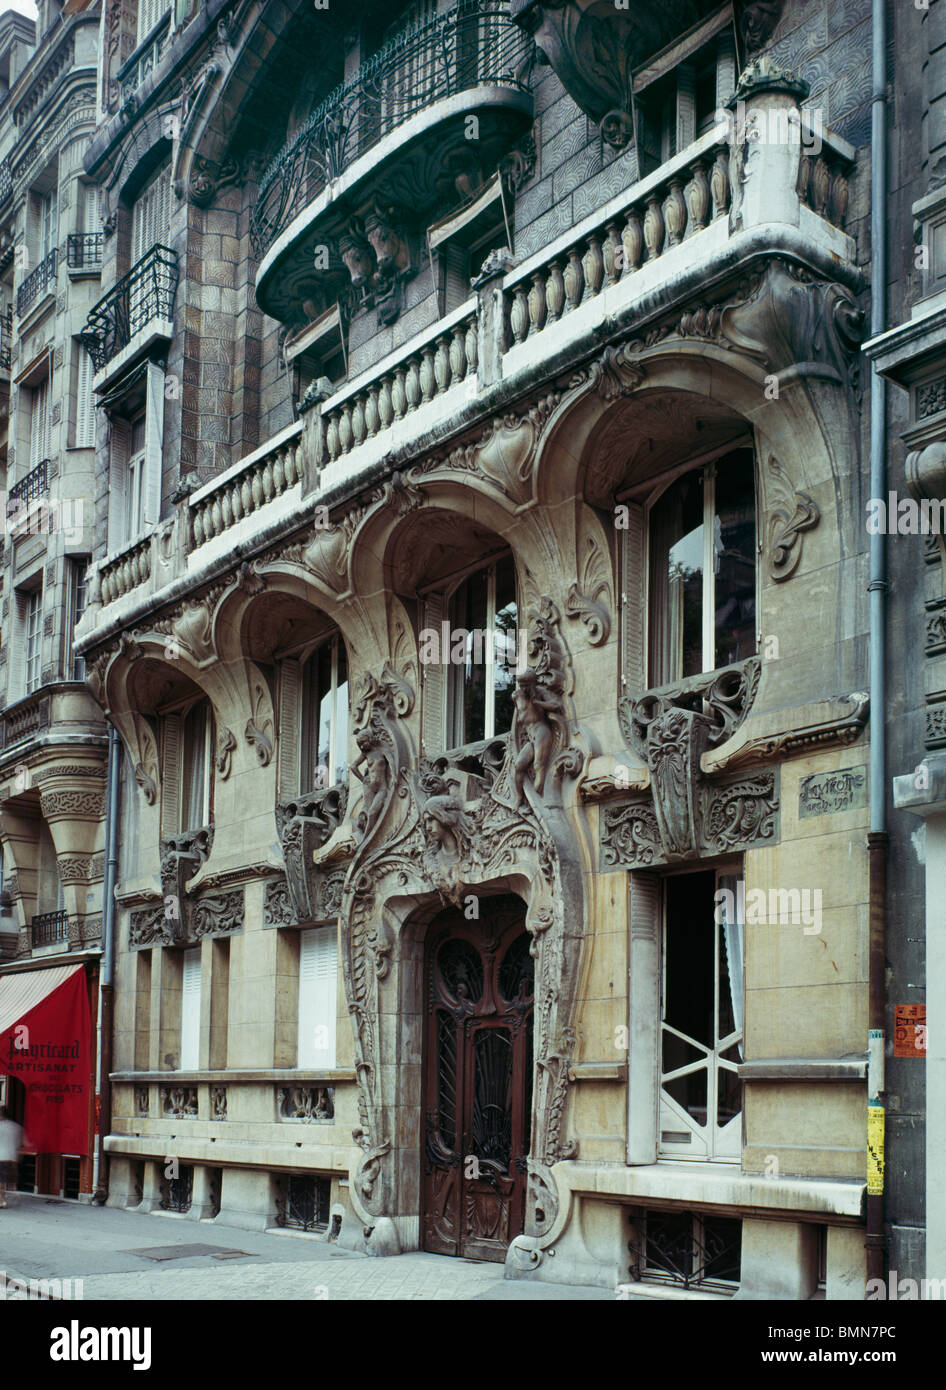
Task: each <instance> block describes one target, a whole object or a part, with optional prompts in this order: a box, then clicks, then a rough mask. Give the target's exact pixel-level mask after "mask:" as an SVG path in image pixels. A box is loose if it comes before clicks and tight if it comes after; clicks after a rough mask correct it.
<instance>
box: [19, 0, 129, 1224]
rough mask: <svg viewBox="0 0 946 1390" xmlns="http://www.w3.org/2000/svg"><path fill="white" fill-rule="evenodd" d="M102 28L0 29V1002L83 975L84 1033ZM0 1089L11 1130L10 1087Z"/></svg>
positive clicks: (92, 915) (83, 1189)
mask: <svg viewBox="0 0 946 1390" xmlns="http://www.w3.org/2000/svg"><path fill="white" fill-rule="evenodd" d="M99 24H100V12H99V7H98V6H97V5H92V4H86V5H83V4H77V3H71V4H67V5H64V6H63V5H60V4H58V3H56V0H43V3H41V4H40V5H39V6H38V19H37V21H36V23H35V25H34V23H33V22H32V21H30V20H27V19H25V18H24V17H23V16H22V15H19V14H14V13H13V12H10V11H8V12H7V13H5V14H4V15H3V16H2V17H0V267H2V268H0V393H2V398H3V421H2V425H0V484H2V487H3V492H4V507H5V525H4V549H3V566H2V574H3V579H2V584H3V589H2V617H0V630H2V645H0V838H2V854H3V861H2V863H3V885H2V887H3V896H2V908H0V910H2V913H3V915H2V917H0V942H2V946H3V950H2V955H0V1003H2V1004H3V1006H4V1008H6V1006H7V1005H8V1004H10V1001H15V999H16V998H17V997H18V992H19V993H22V995H23V998H24V1001H25V1002H29V1003H30V1006H31V1007H35V1005H36V1003H37V1001H38V1000H39V998H40V997H41V996H44V994H45V993H46V992H48V991H49V990H51V989H52V988H53V987H54V986H57V985H58V984H59V982H60V981H61V980H64V979H65V978H66V977H67V976H68V975H69V973H70V968H71V967H72V966H74V965H77V964H80V963H81V964H82V966H83V969H84V974H85V983H86V985H87V990H88V998H89V1001H90V1004H91V1006H92V1016H93V1018H94V1016H95V1009H96V1007H97V1001H98V985H99V957H100V945H101V935H102V913H103V882H104V876H105V855H104V814H105V775H106V745H107V730H106V725H105V721H104V719H103V716H102V712H101V709H100V708H99V706H98V705H97V704H96V702H95V701H94V700H93V699H92V698H91V696H90V693H89V690H88V687H87V685H86V683H85V669H84V663H83V662H82V659H81V658H80V657H79V656H78V654H77V653H76V651H75V647H74V644H73V635H74V630H75V626H76V623H77V622H78V620H79V619H80V618H81V616H82V613H83V611H84V608H85V601H86V592H87V582H88V566H89V562H90V559H91V551H92V529H91V522H92V518H93V504H94V488H93V481H94V463H95V417H94V403H93V395H92V370H91V366H92V364H91V360H90V358H89V355H88V352H87V351H86V349H85V347H84V346H83V344H82V341H81V339H80V336H79V335H80V333H81V331H82V330H83V329H84V326H85V321H86V317H87V315H88V312H89V309H90V307H91V306H92V305H93V304H94V302H95V300H96V299H97V298H98V295H99V279H100V275H101V244H102V229H101V220H100V216H99V191H98V189H97V188H96V187H95V185H94V184H93V183H92V181H91V180H89V178H88V177H87V175H86V174H85V172H84V168H83V158H84V155H85V151H86V148H87V146H88V143H89V139H90V137H91V134H92V132H93V131H94V129H95V126H96V123H97V111H96V88H97V72H98V48H99ZM36 971H40V972H42V975H43V978H42V980H41V981H38V980H37V979H36V978H34V974H33V972H36ZM10 1006H11V1007H12V1006H13V1005H12V1004H11V1005H10ZM86 1062H88V1069H89V1070H90V1071H91V1070H92V1068H93V1067H94V1065H95V1057H94V1056H92V1057H90V1058H88V1059H86V1058H84V1057H83V1058H82V1059H81V1064H82V1067H83V1068H85V1066H86ZM82 1084H83V1086H84V1087H86V1088H87V1087H88V1077H87V1076H84V1077H83V1080H82ZM3 1085H4V1098H5V1103H6V1104H8V1106H9V1107H10V1108H11V1109H12V1110H13V1112H14V1113H15V1114H18V1115H20V1116H21V1115H22V1109H23V1104H24V1099H25V1092H24V1090H23V1085H22V1083H21V1082H18V1081H17V1080H16V1079H15V1078H14V1079H10V1078H7V1079H5V1080H4V1082H3ZM83 1094H86V1092H85V1091H84V1092H83ZM85 1129H86V1134H85V1146H84V1148H82V1149H81V1152H76V1151H75V1150H74V1149H73V1151H71V1152H69V1153H66V1154H44V1153H40V1154H35V1155H30V1156H28V1157H27V1158H25V1159H24V1161H23V1162H22V1163H21V1167H20V1186H21V1188H22V1189H23V1190H25V1191H31V1190H35V1191H38V1192H47V1193H54V1194H62V1193H65V1194H66V1195H68V1196H73V1197H74V1196H78V1195H79V1194H80V1193H81V1194H86V1195H88V1194H90V1193H91V1192H92V1190H93V1149H94V1142H93V1141H94V1115H93V1106H92V1100H91V1096H90V1098H89V1105H88V1115H87V1119H86V1122H85Z"/></svg>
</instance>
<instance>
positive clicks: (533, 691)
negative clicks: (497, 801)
mask: <svg viewBox="0 0 946 1390" xmlns="http://www.w3.org/2000/svg"><path fill="white" fill-rule="evenodd" d="M514 703H515V706H516V713H515V718H514V720H513V738H514V740H515V743H516V746H517V748H518V752H517V754H516V762H515V782H516V796H517V797H518V798H519V809H520V811H521V812H526V811H528V809H529V807H528V803H527V801H526V796H525V779H526V773H528V772H531V773H532V782H533V785H534V786H535V790H536V793H537V794H538V795H539V796H541V795H542V790H543V788H544V786H545V776H546V773H547V772H548V765H549V760H550V758H551V756H552V751H553V748H554V739H555V721H556V718H557V717H560V714H561V701H560V699H559V697H558V695H557V694H556V693H555V692H554V691H552V690H549V689H547V688H546V687H545V686H544V685H542V683H541V681H540V679H539V674H538V672H537V671H536V670H535V668H534V667H532V666H527V667H526V669H525V670H524V671H523V672H522V674H521V675H520V676H519V678H518V680H517V682H516V694H515V696H514Z"/></svg>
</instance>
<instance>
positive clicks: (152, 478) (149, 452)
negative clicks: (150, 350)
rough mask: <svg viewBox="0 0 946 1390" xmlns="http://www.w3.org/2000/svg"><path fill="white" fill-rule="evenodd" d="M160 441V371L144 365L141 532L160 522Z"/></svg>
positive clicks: (162, 381)
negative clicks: (143, 452)
mask: <svg viewBox="0 0 946 1390" xmlns="http://www.w3.org/2000/svg"><path fill="white" fill-rule="evenodd" d="M163 441H164V372H162V370H161V368H160V367H158V366H157V365H156V364H155V363H154V362H149V363H148V387H147V400H146V405H145V465H144V480H143V484H142V513H143V515H142V521H143V529H148V528H149V527H152V526H157V524H158V522H159V520H160V519H161V463H162V460H161V454H162V444H163Z"/></svg>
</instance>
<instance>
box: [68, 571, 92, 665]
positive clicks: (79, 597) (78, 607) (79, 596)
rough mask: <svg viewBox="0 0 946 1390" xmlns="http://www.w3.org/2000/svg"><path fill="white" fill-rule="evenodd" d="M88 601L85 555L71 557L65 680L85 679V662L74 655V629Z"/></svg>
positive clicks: (87, 574)
mask: <svg viewBox="0 0 946 1390" xmlns="http://www.w3.org/2000/svg"><path fill="white" fill-rule="evenodd" d="M88 599H89V560H88V557H87V556H85V555H79V556H73V557H72V558H71V559H70V561H69V629H68V631H67V633H66V662H65V670H66V673H67V674H66V679H67V680H74V681H81V680H84V679H85V660H84V658H83V657H81V656H75V655H74V648H75V640H76V628H77V626H78V625H79V622H80V620H81V618H82V614H83V613H84V612H85V606H86V604H87V603H88Z"/></svg>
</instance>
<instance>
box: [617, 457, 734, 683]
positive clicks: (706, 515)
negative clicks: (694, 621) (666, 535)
mask: <svg viewBox="0 0 946 1390" xmlns="http://www.w3.org/2000/svg"><path fill="white" fill-rule="evenodd" d="M743 448H745V449H746V450H747V451H748V450H750V448H751V446H750V445H749V444H748V443H747V444H744V445H740V444H729V445H727V446H726V447H725V449H721V450H720V451H719V453H718V454H716V455H715V457H714V458H713V459H711V460H710V461H709V462H708V463H703V464H697V465H695V466H694V465H691V464H688V465H686V466H685V467H682V468H677V469H674V471H673V472H672V473H670V474H669V475H668V476H667V477H666V478H664V479H662V480H661V483H660V486H659V488H658V489H657V491H656V492H654V493H652V494H651V496H650V497H649V498H648V499H647V503H646V509H645V513H646V519H645V534H646V537H647V562H646V564H645V565H644V580H643V584H644V612H645V614H646V619H647V621H646V644H645V646H646V649H645V652H644V673H645V680H646V681H647V683H648V688H649V685H650V670H651V656H652V654H653V653H652V650H651V647H652V642H653V627H654V613H653V608H652V602H653V594H652V591H651V582H650V574H651V558H652V546H653V513H654V508H655V507H656V506H657V504H658V502H659V501H660V499H661V498H662V497H663V495H664V493H665V492H667V491H669V489H670V488H671V487H672V486H673V485H674V483H676V482H678V481H679V479H680V478H683V477H686V476H687V475H688V474H690V473H699V474H700V475H701V476H702V479H703V523H702V524H703V556H702V563H703V613H702V625H701V647H702V670H701V671H699V672H694V673H693V675H691V676H683V675H679V674H675V673H674V672H669V673H665V678H664V679H663V680H662V681H660V682H659V684H660V685H661V686H663V685H672V684H675V683H676V682H677V681H680V680H692V679H693V678H694V676H696V675H706V674H707V673H708V672H710V671H715V669H716V566H715V554H714V543H715V537H716V530H715V517H716V465H717V463H718V462H719V460H720V459H722V458H726V457H727V456H728V455H730V454H734V453H739V452H740V451H741V449H743ZM751 452H752V459H753V474H752V481H753V498H754V502H755V533H756V534H755V542H754V545H753V559H754V565H755V616H756V634H755V637H756V651H758V648H759V630H758V621H759V612H760V606H759V600H760V570H761V566H760V565H759V486H758V472H757V469H756V457H755V450H754V449H751ZM628 598H631V601H633V596H630V595H627V594H625V595H624V601H625V602H627V601H628ZM667 621H668V622H669V614H668V615H667Z"/></svg>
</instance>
